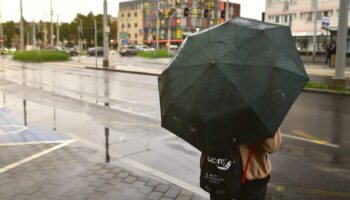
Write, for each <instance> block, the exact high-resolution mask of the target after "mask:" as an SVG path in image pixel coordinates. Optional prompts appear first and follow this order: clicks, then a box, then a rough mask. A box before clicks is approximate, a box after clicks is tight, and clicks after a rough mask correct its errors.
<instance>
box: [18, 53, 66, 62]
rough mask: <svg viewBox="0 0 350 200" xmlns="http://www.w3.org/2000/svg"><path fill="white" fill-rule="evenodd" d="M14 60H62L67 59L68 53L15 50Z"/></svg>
mask: <svg viewBox="0 0 350 200" xmlns="http://www.w3.org/2000/svg"><path fill="white" fill-rule="evenodd" d="M13 59H14V60H21V61H33V62H38V61H62V60H68V59H69V55H68V54H67V53H65V52H57V51H17V52H16V53H15V54H14V55H13Z"/></svg>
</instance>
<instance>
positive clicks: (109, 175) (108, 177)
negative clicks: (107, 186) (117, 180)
mask: <svg viewBox="0 0 350 200" xmlns="http://www.w3.org/2000/svg"><path fill="white" fill-rule="evenodd" d="M114 176H115V174H112V173H105V174H102V176H100V178H101V179H111V178H112V177H114Z"/></svg>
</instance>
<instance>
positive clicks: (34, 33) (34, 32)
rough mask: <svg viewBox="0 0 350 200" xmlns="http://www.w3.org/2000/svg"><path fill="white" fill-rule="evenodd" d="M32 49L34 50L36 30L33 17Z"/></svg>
mask: <svg viewBox="0 0 350 200" xmlns="http://www.w3.org/2000/svg"><path fill="white" fill-rule="evenodd" d="M33 49H34V50H36V30H35V20H34V19H33Z"/></svg>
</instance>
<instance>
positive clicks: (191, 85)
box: [164, 67, 209, 118]
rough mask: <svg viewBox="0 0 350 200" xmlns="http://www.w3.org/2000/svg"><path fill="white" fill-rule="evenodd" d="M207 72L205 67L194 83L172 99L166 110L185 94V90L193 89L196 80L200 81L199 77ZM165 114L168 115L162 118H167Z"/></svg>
mask: <svg viewBox="0 0 350 200" xmlns="http://www.w3.org/2000/svg"><path fill="white" fill-rule="evenodd" d="M208 70H209V67H207V69H206V70H204V71H203V72H202V73H201V74H200V75H199V76H198V77H197V79H196V80H194V81H193V82H192V83H191V85H189V86H188V87H187V88H186V89H184V90H183V91H182V92H181V93H180V94H178V95H177V96H176V97H175V98H174V100H173V101H172V102H171V103H170V104H169V106H168V109H167V110H169V109H170V107H171V106H172V105H173V104H174V102H176V100H177V99H178V98H179V97H180V96H181V94H182V93H184V92H186V91H187V90H189V89H191V88H192V87H193V85H194V84H195V83H196V82H197V80H198V79H200V78H201V76H202V75H203V74H204V73H206V72H207V71H208ZM167 114H168V113H166V114H165V116H164V118H165V117H166V116H167Z"/></svg>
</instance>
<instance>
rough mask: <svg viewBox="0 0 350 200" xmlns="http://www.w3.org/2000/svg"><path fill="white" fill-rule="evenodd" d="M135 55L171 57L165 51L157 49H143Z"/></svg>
mask: <svg viewBox="0 0 350 200" xmlns="http://www.w3.org/2000/svg"><path fill="white" fill-rule="evenodd" d="M137 56H140V57H144V58H169V57H172V56H173V55H172V54H169V53H168V52H167V51H164V50H158V51H143V52H140V53H138V54H137Z"/></svg>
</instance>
